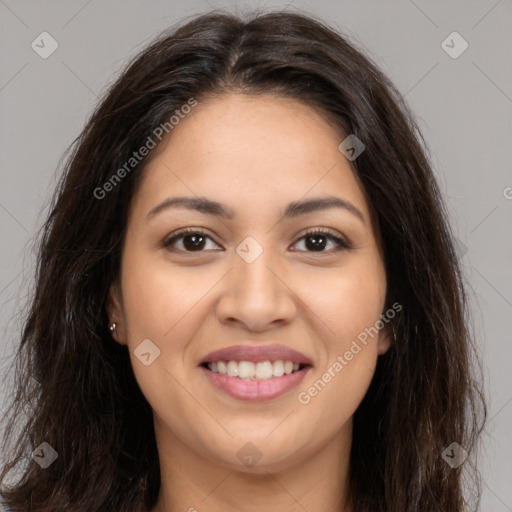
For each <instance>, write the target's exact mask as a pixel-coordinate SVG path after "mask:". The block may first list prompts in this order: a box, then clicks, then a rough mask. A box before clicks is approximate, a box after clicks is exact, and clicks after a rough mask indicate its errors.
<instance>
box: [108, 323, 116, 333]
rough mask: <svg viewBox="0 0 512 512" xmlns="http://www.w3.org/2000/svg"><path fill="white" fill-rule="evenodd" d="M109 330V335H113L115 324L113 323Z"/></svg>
mask: <svg viewBox="0 0 512 512" xmlns="http://www.w3.org/2000/svg"><path fill="white" fill-rule="evenodd" d="M109 329H110V332H111V333H114V331H115V330H116V324H115V323H113V324H112V325H111V326H110V327H109Z"/></svg>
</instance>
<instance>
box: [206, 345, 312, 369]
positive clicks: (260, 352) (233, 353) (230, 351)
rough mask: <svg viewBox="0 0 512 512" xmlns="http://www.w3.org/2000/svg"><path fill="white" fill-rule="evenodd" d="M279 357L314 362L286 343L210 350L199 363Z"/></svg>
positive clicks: (306, 362)
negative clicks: (286, 345) (285, 344)
mask: <svg viewBox="0 0 512 512" xmlns="http://www.w3.org/2000/svg"><path fill="white" fill-rule="evenodd" d="M279 359H281V360H283V361H292V362H293V363H299V364H309V365H312V364H313V363H312V361H311V359H309V357H307V356H305V355H304V354H301V353H300V352H297V351H296V350H293V349H291V348H288V347H285V346H284V345H236V346H234V347H226V348H221V349H219V350H215V351H214V352H210V353H209V354H208V355H207V356H205V357H204V358H203V359H202V360H201V362H200V363H199V364H200V365H201V364H204V363H212V362H215V361H252V362H254V363H260V362H263V361H277V360H279Z"/></svg>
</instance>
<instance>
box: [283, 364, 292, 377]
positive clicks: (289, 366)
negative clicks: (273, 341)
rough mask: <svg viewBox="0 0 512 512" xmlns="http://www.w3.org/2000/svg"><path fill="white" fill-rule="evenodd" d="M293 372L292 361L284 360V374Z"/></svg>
mask: <svg viewBox="0 0 512 512" xmlns="http://www.w3.org/2000/svg"><path fill="white" fill-rule="evenodd" d="M292 372H293V363H292V362H291V361H285V362H284V373H286V375H290V373H292Z"/></svg>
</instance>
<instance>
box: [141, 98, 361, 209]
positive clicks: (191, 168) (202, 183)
mask: <svg viewBox="0 0 512 512" xmlns="http://www.w3.org/2000/svg"><path fill="white" fill-rule="evenodd" d="M344 138H345V134H344V133H343V132H342V130H341V129H339V128H337V127H335V126H334V125H333V124H332V123H329V122H328V121H327V120H326V119H325V117H324V116H322V114H321V113H320V112H319V111H318V110H315V109H314V108H313V107H311V106H308V105H305V104H303V103H301V102H298V101H296V100H293V99H289V98H283V97H277V96H273V95H244V94H229V95H222V96H215V97H209V98H206V99H204V100H201V101H198V104H197V106H196V107H194V108H193V109H192V111H191V112H190V113H189V114H187V115H186V116H184V117H183V118H182V119H181V120H180V121H179V123H178V124H177V125H176V126H175V127H174V128H173V130H172V131H171V132H170V134H169V136H168V137H167V139H164V141H163V142H162V144H161V145H160V146H159V147H158V148H157V149H156V150H155V152H156V153H155V155H153V158H152V160H151V162H150V163H149V164H148V166H147V168H146V169H145V171H144V177H143V180H142V182H141V186H140V188H139V192H138V194H137V196H138V197H136V198H135V199H136V201H135V202H136V203H137V204H138V205H140V204H141V203H142V204H143V205H144V207H145V208H146V207H148V206H149V205H150V203H155V202H158V201H159V200H163V199H165V197H166V196H168V195H169V194H178V193H179V194H180V195H189V196H190V195H197V196H205V197H213V198H215V199H216V200H218V201H220V202H222V203H226V204H230V205H232V206H233V209H234V210H235V211H236V210H237V209H238V208H240V209H244V208H247V207H249V206H251V207H252V208H253V209H254V210H258V209H261V208H265V209H268V206H269V200H270V198H271V201H272V203H274V202H276V201H277V202H281V201H282V202H283V203H284V202H290V201H296V200H297V199H299V198H303V197H304V196H306V195H308V194H310V195H314V196H319V195H320V196H321V195H323V194H329V195H332V194H337V195H340V196H342V197H344V198H346V199H350V201H351V202H353V203H357V206H358V208H359V209H361V210H362V211H363V213H364V214H365V216H366V217H369V216H370V212H369V205H368V204H367V201H366V198H365V195H364V191H363V188H362V186H361V184H360V182H359V180H358V178H357V176H356V174H355V172H354V170H353V168H352V165H351V164H350V162H349V161H348V160H347V159H346V158H345V157H344V156H343V154H342V153H341V152H340V151H339V149H338V146H339V144H340V143H341V141H342V140H343V139H344Z"/></svg>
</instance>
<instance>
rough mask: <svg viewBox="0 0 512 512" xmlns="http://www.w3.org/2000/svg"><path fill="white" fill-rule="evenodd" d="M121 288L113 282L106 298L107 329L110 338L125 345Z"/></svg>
mask: <svg viewBox="0 0 512 512" xmlns="http://www.w3.org/2000/svg"><path fill="white" fill-rule="evenodd" d="M122 304H123V303H122V298H121V290H120V288H119V285H118V284H117V283H113V284H112V286H111V287H110V291H109V294H108V298H107V304H106V309H107V314H108V318H109V325H108V326H107V327H108V330H109V332H110V334H111V336H112V338H113V339H114V340H115V341H117V342H118V343H120V344H121V345H126V332H125V329H124V326H123V325H124V323H123V319H124V314H123V306H122Z"/></svg>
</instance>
